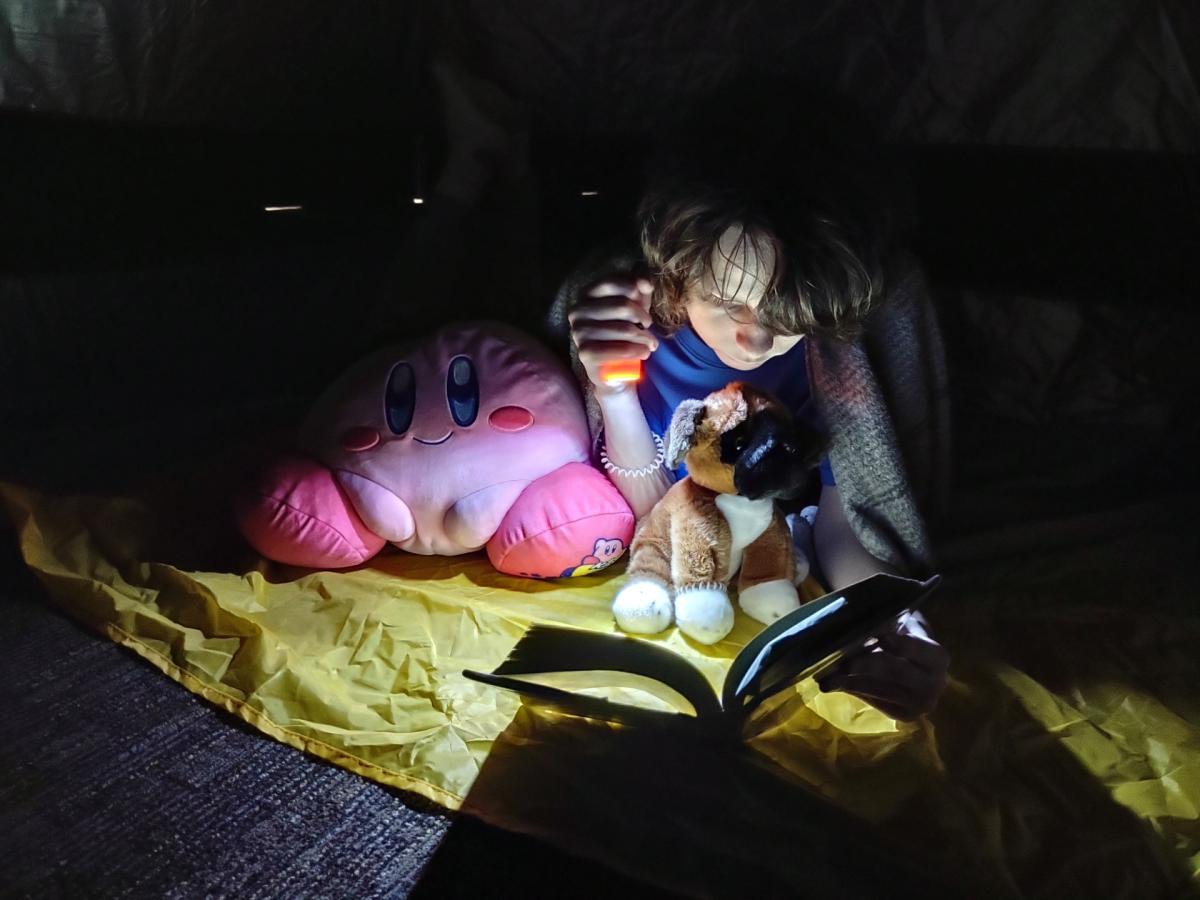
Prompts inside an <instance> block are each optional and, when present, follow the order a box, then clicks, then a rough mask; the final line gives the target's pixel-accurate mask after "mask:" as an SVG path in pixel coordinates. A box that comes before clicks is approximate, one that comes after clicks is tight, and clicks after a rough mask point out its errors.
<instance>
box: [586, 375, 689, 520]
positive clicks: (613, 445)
mask: <svg viewBox="0 0 1200 900" xmlns="http://www.w3.org/2000/svg"><path fill="white" fill-rule="evenodd" d="M621 387H622V389H620V390H612V389H605V388H603V387H600V388H597V390H596V402H597V403H599V404H600V414H601V415H602V416H603V417H604V448H605V452H606V454H607V456H608V460H609V462H610V463H612V467H606V474H607V475H608V478H609V480H610V481H611V482H612V483H613V484H614V485H615V486H616V488H617V490H618V491H620V492H621V495H622V496H623V497H624V498H625V502H626V503H628V504H629V507H630V509H632V510H633V514H634V516H636V517H637V519H638V520H639V521H640V520H641V519H642V517H643V516H644V515H646V513H648V512H650V510H651V509H653V508H654V504H656V503H657V502H658V501H659V500H660V499H661V498H662V496H663V494H665V493H666V492H667V488H669V487H670V486H671V483H672V481H673V480H674V479H673V478H672V476H671V473H670V472H669V471H668V470H667V467H666V466H665V465H664V464H662V461H661V454H660V453H659V451H658V446H657V445H656V444H655V442H654V436H653V434H652V433H651V431H650V426H649V425H648V424H646V414H645V413H644V412H643V411H642V404H641V403H640V402H639V401H638V395H637V391H636V390H635V389H633V388H632V387H626V386H624V385H622V386H621ZM656 461H657V462H658V463H659V464H658V466H657V467H654V463H655V462H656ZM652 467H654V468H653V470H652V471H650V472H649V473H646V470H647V469H650V468H652ZM622 470H625V471H624V472H623V471H622ZM638 470H641V471H642V473H643V474H626V473H628V472H636V471H638Z"/></svg>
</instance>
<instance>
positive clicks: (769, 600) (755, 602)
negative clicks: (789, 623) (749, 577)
mask: <svg viewBox="0 0 1200 900" xmlns="http://www.w3.org/2000/svg"><path fill="white" fill-rule="evenodd" d="M738 603H739V604H740V605H741V607H742V611H743V612H745V613H746V615H748V616H749V617H750V618H752V619H757V620H758V621H759V622H762V623H763V624H764V625H770V624H771V623H772V622H774V621H775V620H776V619H779V618H782V617H783V616H786V615H787V614H788V613H790V612H791V611H792V610H794V609H798V608H799V607H800V597H799V595H798V594H797V593H796V586H795V585H794V584H792V583H791V582H790V581H786V580H785V579H783V578H780V579H778V580H776V581H764V582H763V583H762V584H755V585H751V586H750V587H748V588H746V589H745V590H744V591H742V592H741V593H740V594H739V595H738Z"/></svg>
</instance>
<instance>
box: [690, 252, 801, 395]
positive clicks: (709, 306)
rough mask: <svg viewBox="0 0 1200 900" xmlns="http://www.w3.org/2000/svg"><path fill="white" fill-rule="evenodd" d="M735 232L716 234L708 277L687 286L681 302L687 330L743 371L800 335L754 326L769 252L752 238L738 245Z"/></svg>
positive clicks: (771, 261) (770, 257)
mask: <svg viewBox="0 0 1200 900" xmlns="http://www.w3.org/2000/svg"><path fill="white" fill-rule="evenodd" d="M739 235H740V229H737V228H729V229H727V230H726V232H725V233H724V234H723V235H721V239H720V241H719V242H718V245H717V249H716V251H715V252H714V253H713V260H712V275H711V276H709V275H705V277H704V278H703V279H701V281H700V282H699V283H697V284H694V285H692V286H690V288H689V290H688V292H687V298H686V300H685V302H684V306H685V308H686V309H687V314H688V319H689V320H690V321H691V323H692V328H694V329H695V330H696V334H698V335H700V339H701V340H703V341H704V343H706V344H708V346H709V347H711V348H712V349H713V351H714V352H715V353H716V354H717V358H718V359H720V360H721V362H723V363H725V365H727V366H730V367H731V368H734V369H738V370H740V371H743V372H745V371H749V370H751V369H756V368H758V367H759V366H761V365H762V364H763V363H765V362H766V361H767V360H768V359H771V358H772V357H775V356H780V355H781V354H784V353H787V352H788V351H789V350H791V349H792V348H793V347H795V346H796V344H798V343H800V341H801V340H802V339H803V338H802V337H801V336H799V335H776V334H772V333H771V332H770V331H767V330H766V329H765V328H763V327H762V326H761V325H759V324H758V319H757V318H756V316H755V312H754V310H755V309H756V308H757V307H758V304H759V303H760V302H762V298H763V295H764V294H765V293H766V288H767V284H768V282H769V279H770V274H771V271H772V269H773V267H774V265H775V259H774V254H773V251H772V250H771V248H770V247H769V246H765V245H764V247H763V248H762V249H763V252H764V255H763V256H761V257H760V255H759V251H758V249H756V248H755V246H754V242H753V241H749V240H745V241H741V242H740V243H739V240H738V238H739Z"/></svg>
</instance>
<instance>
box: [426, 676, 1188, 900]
mask: <svg viewBox="0 0 1200 900" xmlns="http://www.w3.org/2000/svg"><path fill="white" fill-rule="evenodd" d="M972 668H973V669H975V671H970V672H963V674H965V675H967V676H968V678H969V680H970V683H971V685H972V687H971V688H970V689H965V687H964V684H963V682H960V681H957V680H956V682H955V684H956V687H952V689H951V690H950V691H949V692H948V694H947V696H946V697H945V698H944V700H943V703H942V704H941V706H940V707H939V709H938V711H937V714H936V715H935V717H934V718H935V720H936V721H935V728H936V729H937V733H938V737H939V741H938V743H939V751H940V753H941V754H942V756H943V760H944V764H945V766H946V773H947V774H946V776H945V777H932V778H928V779H926V780H925V781H924V782H923V783H920V784H916V785H912V786H911V787H912V791H911V793H909V794H908V795H907V797H906V798H905V799H904V800H903V802H902V803H901V804H900V805H899V808H898V809H897V810H896V811H895V813H894V814H893V815H891V816H889V817H888V818H887V820H886V821H883V822H881V823H879V824H877V825H872V824H869V823H867V822H866V821H864V820H862V819H859V818H857V817H855V816H852V815H850V814H848V813H847V812H845V811H843V810H842V809H840V808H838V807H837V806H835V805H834V804H833V803H831V802H829V801H828V800H826V799H824V798H822V797H820V796H819V795H818V794H817V793H815V792H814V791H812V790H810V789H809V788H807V787H806V785H805V784H804V783H803V782H802V781H801V780H800V779H799V778H798V777H796V776H795V775H792V774H790V773H788V772H787V771H786V770H784V769H782V768H780V767H778V766H776V765H775V764H774V763H772V762H771V761H769V760H767V759H766V758H765V757H764V756H762V755H761V754H759V753H757V752H755V751H753V750H751V749H749V748H746V747H742V748H735V747H734V748H731V747H729V746H726V745H720V744H714V743H706V742H704V741H701V740H695V739H693V738H692V737H691V736H688V735H683V734H672V733H666V732H661V731H657V730H656V731H648V730H639V729H633V728H621V727H617V726H612V725H609V724H606V723H600V722H592V721H587V720H582V719H577V718H573V717H569V716H564V715H560V714H558V713H556V712H553V711H550V710H543V709H540V708H536V707H531V706H523V707H522V708H521V711H520V713H519V714H518V715H517V717H516V718H515V719H514V720H513V723H512V724H511V725H510V727H509V728H508V729H507V730H506V731H505V732H504V733H503V734H502V735H501V736H500V737H499V738H498V739H497V740H496V742H495V744H494V745H493V747H492V749H491V751H490V753H489V755H488V757H487V760H486V761H485V763H484V765H483V767H482V769H481V771H480V773H479V776H478V777H477V779H476V781H475V783H474V786H473V787H472V790H471V792H470V794H469V795H468V796H467V798H466V801H465V802H464V805H463V812H464V813H466V814H467V815H469V816H474V817H477V818H478V819H480V820H482V821H483V822H485V823H487V824H489V825H492V826H495V827H498V828H502V829H505V830H507V831H512V832H517V833H520V834H524V835H528V836H532V837H535V838H538V839H540V840H542V841H544V842H546V843H548V844H550V845H552V846H554V847H555V848H557V849H560V850H563V851H565V852H567V853H570V854H575V855H578V856H581V857H583V858H585V859H587V860H590V861H594V862H599V863H603V864H604V865H607V866H610V867H612V868H613V869H615V870H617V871H619V872H621V873H623V875H624V876H628V877H629V878H633V879H636V880H637V881H638V882H639V883H643V884H647V885H651V886H653V887H654V888H655V889H660V890H665V891H672V892H678V893H680V894H683V895H687V896H704V897H744V896H763V897H807V896H812V897H829V896H849V897H859V896H863V897H866V896H875V897H889V898H891V897H896V898H903V897H931V896H937V897H959V896H961V897H971V898H977V897H1068V896H1072V897H1073V896H1104V897H1108V898H1138V900H1142V898H1154V897H1163V898H1167V897H1170V898H1183V897H1200V891H1197V890H1196V887H1195V884H1194V882H1193V880H1192V878H1191V874H1190V872H1188V871H1187V868H1186V866H1185V864H1184V863H1183V861H1181V860H1180V859H1179V858H1178V856H1177V855H1175V854H1173V853H1172V852H1171V851H1170V849H1169V848H1168V847H1167V846H1165V844H1164V842H1163V841H1162V839H1161V838H1160V837H1159V836H1158V835H1157V834H1155V832H1154V830H1153V829H1152V828H1151V827H1150V826H1149V825H1148V824H1147V823H1146V822H1144V821H1142V820H1140V819H1139V818H1138V817H1137V816H1135V815H1134V814H1133V813H1131V812H1130V811H1129V810H1127V809H1126V808H1125V807H1123V806H1121V805H1119V804H1118V803H1116V802H1114V800H1113V799H1112V796H1111V795H1110V794H1109V792H1108V791H1107V790H1106V789H1105V787H1104V786H1103V785H1102V784H1100V783H1099V782H1098V781H1097V779H1096V778H1095V776H1093V775H1092V774H1091V773H1090V772H1088V771H1087V770H1086V769H1085V768H1084V767H1083V766H1081V765H1080V763H1079V762H1078V761H1077V760H1076V759H1075V757H1074V756H1072V755H1071V753H1070V752H1068V751H1067V750H1066V749H1065V748H1064V747H1063V746H1062V744H1061V743H1060V742H1059V739H1058V737H1057V736H1056V735H1054V734H1052V733H1050V732H1048V731H1047V730H1046V728H1044V727H1043V726H1042V725H1041V724H1040V723H1039V722H1038V721H1036V720H1035V719H1033V718H1032V717H1031V716H1029V715H1028V714H1026V713H1025V711H1024V709H1023V707H1022V706H1021V704H1020V703H1019V702H1017V699H1018V698H1017V697H1016V696H1015V695H1014V694H1013V692H1012V691H1010V690H1009V689H1008V688H1007V686H1006V685H1005V684H1004V682H1003V681H1002V680H1001V679H999V678H997V677H995V676H994V675H992V674H989V671H988V667H987V666H983V665H981V666H978V667H975V666H972ZM859 774H861V775H864V776H867V777H870V776H869V773H865V772H864V773H859ZM460 832H461V833H463V834H464V835H466V836H467V837H466V838H464V839H461V840H460V839H458V838H457V837H456V834H457V833H460ZM473 832H474V833H478V827H477V826H476V825H474V824H469V823H468V822H466V821H460V822H458V823H456V824H455V825H454V826H452V827H451V830H450V833H449V834H448V836H447V839H446V842H445V844H444V849H443V850H441V851H439V853H438V854H437V855H435V856H434V858H433V860H432V861H431V863H430V864H429V866H428V867H427V869H426V875H425V876H424V878H425V882H426V883H427V884H431V885H432V884H438V885H448V884H452V883H454V874H453V873H454V872H455V871H458V870H459V867H460V866H461V860H462V859H463V857H464V852H463V849H462V847H463V846H466V845H469V843H470V836H471V834H472V833H473ZM546 877H547V878H551V877H552V876H551V874H550V873H549V872H547V873H546ZM544 887H545V890H546V895H551V894H556V893H557V895H560V896H561V895H562V893H561V890H565V889H568V888H569V887H570V884H566V885H564V884H554V883H549V884H545V885H544ZM535 895H537V894H536V892H535Z"/></svg>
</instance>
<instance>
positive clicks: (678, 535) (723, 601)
mask: <svg viewBox="0 0 1200 900" xmlns="http://www.w3.org/2000/svg"><path fill="white" fill-rule="evenodd" d="M672 525H673V527H672V535H671V538H672V544H673V547H672V550H673V553H674V555H673V566H672V575H673V580H674V582H675V623H676V624H677V625H678V626H679V630H680V631H682V632H683V633H684V634H686V635H687V636H688V637H690V638H691V639H692V640H694V641H697V642H699V643H701V644H715V643H716V642H717V641H719V640H721V638H723V637H725V635H727V634H729V632H730V631H731V630H732V629H733V604H732V603H730V602H729V593H728V592H727V591H726V589H725V582H724V580H723V579H722V575H723V574H725V572H723V571H722V570H725V571H727V570H728V568H729V563H728V561H725V562H724V563H722V560H721V559H720V557H719V555H718V553H717V545H718V541H717V540H716V537H715V536H714V535H712V534H708V533H706V530H705V529H704V528H703V527H701V525H702V523H694V522H688V521H680V520H678V519H677V520H675V521H674V522H673V523H672Z"/></svg>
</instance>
